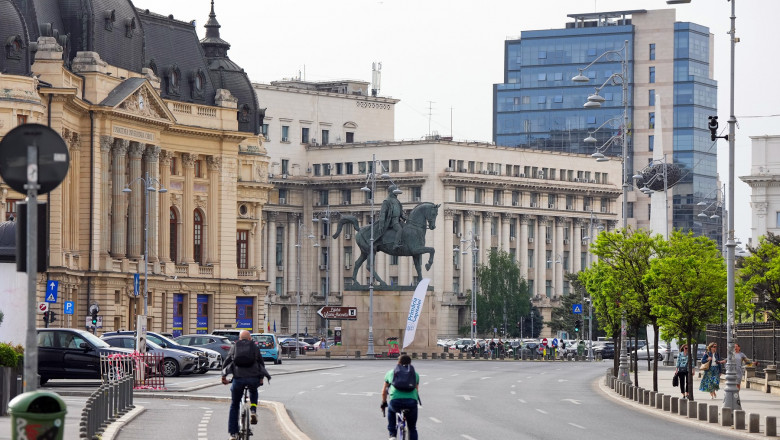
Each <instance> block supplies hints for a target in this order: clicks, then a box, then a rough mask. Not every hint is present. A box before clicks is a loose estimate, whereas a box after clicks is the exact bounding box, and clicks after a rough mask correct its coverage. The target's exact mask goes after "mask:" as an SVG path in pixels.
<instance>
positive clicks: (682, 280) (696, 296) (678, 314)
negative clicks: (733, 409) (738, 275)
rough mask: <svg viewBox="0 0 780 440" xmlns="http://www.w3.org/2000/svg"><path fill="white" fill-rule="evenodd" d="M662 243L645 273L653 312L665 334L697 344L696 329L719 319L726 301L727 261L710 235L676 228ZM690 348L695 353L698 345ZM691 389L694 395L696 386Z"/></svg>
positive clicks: (690, 369) (690, 370) (692, 362)
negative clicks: (659, 253) (658, 252)
mask: <svg viewBox="0 0 780 440" xmlns="http://www.w3.org/2000/svg"><path fill="white" fill-rule="evenodd" d="M663 247H664V250H663V252H662V254H663V256H662V257H659V258H655V259H653V260H651V261H650V269H649V270H648V271H647V273H646V274H645V276H644V281H645V282H646V283H647V284H648V285H652V286H653V288H652V289H651V290H650V302H651V304H652V306H651V307H652V309H653V314H654V315H655V316H657V317H658V322H659V323H660V324H661V325H662V326H663V329H664V333H665V337H666V338H671V337H677V336H684V337H685V341H687V343H688V346H689V347H696V344H695V341H694V340H693V336H694V333H695V332H697V331H699V330H702V329H704V327H705V325H706V324H707V323H710V322H714V321H716V320H717V319H718V317H719V316H720V310H721V306H722V305H723V304H724V303H725V302H726V265H725V262H724V260H723V257H722V256H721V254H720V251H718V248H717V246H716V244H715V242H714V241H712V240H711V239H709V238H707V237H701V236H700V237H694V236H693V233H688V234H684V233H682V232H679V231H675V232H674V233H672V236H671V237H670V238H669V241H668V242H665V243H664V244H663ZM738 302H739V303H743V302H744V299H742V298H740V299H739V301H738ZM656 339H657V338H656ZM689 352H690V353H691V354H692V355H693V356H696V350H695V349H693V348H692V349H691V350H689ZM695 362H696V360H695V359H689V366H688V383H692V380H693V372H694V371H693V367H694V366H695V365H696V363H695ZM688 392H689V396H690V398H691V399H693V388H692V387H689V389H688Z"/></svg>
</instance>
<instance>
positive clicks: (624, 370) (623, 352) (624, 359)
mask: <svg viewBox="0 0 780 440" xmlns="http://www.w3.org/2000/svg"><path fill="white" fill-rule="evenodd" d="M622 64H623V66H622V72H621V78H620V79H621V81H620V82H621V83H622V86H623V129H622V130H621V131H622V133H621V135H622V141H623V231H624V233H626V232H627V230H628V160H629V159H628V136H627V131H628V40H625V42H624V43H623V62H622ZM626 342H627V341H626V313H625V311H623V313H622V314H621V317H620V364H619V367H618V380H620V381H622V382H625V383H626V384H630V383H631V377H630V376H629V374H628V353H627V351H628V347H627V346H626Z"/></svg>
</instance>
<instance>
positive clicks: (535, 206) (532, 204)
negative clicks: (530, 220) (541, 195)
mask: <svg viewBox="0 0 780 440" xmlns="http://www.w3.org/2000/svg"><path fill="white" fill-rule="evenodd" d="M538 207H539V204H538V203H531V208H538Z"/></svg>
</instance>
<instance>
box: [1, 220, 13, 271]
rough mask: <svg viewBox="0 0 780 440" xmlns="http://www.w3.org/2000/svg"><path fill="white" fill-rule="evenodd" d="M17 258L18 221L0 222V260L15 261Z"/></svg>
mask: <svg viewBox="0 0 780 440" xmlns="http://www.w3.org/2000/svg"><path fill="white" fill-rule="evenodd" d="M9 257H10V258H9ZM15 260H16V222H1V223H0V261H15Z"/></svg>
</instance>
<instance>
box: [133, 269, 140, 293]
mask: <svg viewBox="0 0 780 440" xmlns="http://www.w3.org/2000/svg"><path fill="white" fill-rule="evenodd" d="M140 287H141V274H140V273H134V274H133V295H134V296H138V295H139V294H140V293H141V289H140Z"/></svg>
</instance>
